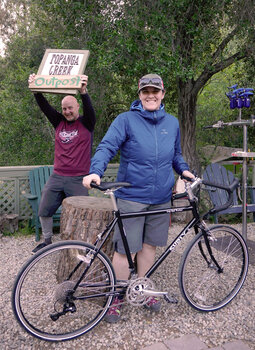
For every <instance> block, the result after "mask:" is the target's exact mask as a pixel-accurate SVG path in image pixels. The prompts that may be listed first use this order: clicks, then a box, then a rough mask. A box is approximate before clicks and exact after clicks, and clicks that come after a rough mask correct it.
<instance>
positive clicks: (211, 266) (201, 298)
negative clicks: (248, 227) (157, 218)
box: [179, 225, 249, 311]
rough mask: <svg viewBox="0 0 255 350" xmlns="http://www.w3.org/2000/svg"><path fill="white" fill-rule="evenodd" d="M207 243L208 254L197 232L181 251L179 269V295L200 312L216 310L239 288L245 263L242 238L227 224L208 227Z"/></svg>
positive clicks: (245, 257) (245, 269)
mask: <svg viewBox="0 0 255 350" xmlns="http://www.w3.org/2000/svg"><path fill="white" fill-rule="evenodd" d="M209 246H210V248H209V249H211V251H212V255H210V254H209V251H208V247H207V245H206V240H205V237H204V236H203V234H202V232H200V233H199V234H198V235H197V236H195V237H194V238H193V240H192V241H191V242H190V244H189V246H188V247H187V249H186V251H185V252H184V255H183V257H182V260H181V263H180V269H179V285H180V289H181V292H182V295H183V297H184V299H185V300H186V301H187V302H188V303H189V304H190V305H191V306H192V307H194V308H195V309H197V310H200V311H216V310H218V309H220V308H222V307H224V306H226V305H227V304H228V303H229V302H230V301H231V300H232V299H233V298H234V297H235V296H236V295H237V293H238V292H239V290H240V288H241V287H242V285H243V283H244V281H245V278H246V275H247V271H248V264H249V263H248V249H247V246H246V243H245V241H244V239H243V238H242V236H241V235H240V234H239V233H238V231H236V230H235V229H232V228H231V227H229V226H224V225H221V226H216V227H212V228H211V229H210V236H209ZM212 256H213V257H214V258H215V261H216V262H217V263H216V262H215V261H213V258H212ZM217 264H218V265H219V266H218V267H217ZM219 268H220V269H219Z"/></svg>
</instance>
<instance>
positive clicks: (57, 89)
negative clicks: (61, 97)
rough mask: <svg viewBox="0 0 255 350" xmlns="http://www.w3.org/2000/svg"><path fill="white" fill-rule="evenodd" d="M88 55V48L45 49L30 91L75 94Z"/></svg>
mask: <svg viewBox="0 0 255 350" xmlns="http://www.w3.org/2000/svg"><path fill="white" fill-rule="evenodd" d="M88 57H89V51H88V50H59V49H47V50H46V51H45V54H44V56H43V59H42V62H41V64H40V67H39V69H38V72H37V75H36V81H35V82H34V84H32V85H31V84H30V85H31V86H30V85H29V88H30V89H31V91H37V92H50V93H57V94H76V93H77V92H78V90H77V89H78V88H80V86H81V84H80V85H79V84H78V85H76V84H77V82H78V81H80V75H82V74H83V73H84V70H85V67H86V64H87V61H88ZM40 84H41V86H39V85H40Z"/></svg>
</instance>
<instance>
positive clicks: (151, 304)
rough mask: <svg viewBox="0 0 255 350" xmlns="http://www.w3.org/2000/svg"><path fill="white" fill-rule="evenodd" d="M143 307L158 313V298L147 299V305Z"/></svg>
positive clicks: (159, 303)
mask: <svg viewBox="0 0 255 350" xmlns="http://www.w3.org/2000/svg"><path fill="white" fill-rule="evenodd" d="M144 307H145V308H146V309H148V310H151V311H155V312H158V311H159V310H160V307H161V302H160V301H159V298H157V297H151V298H149V301H148V302H147V304H145V305H144Z"/></svg>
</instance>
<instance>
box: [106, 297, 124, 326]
mask: <svg viewBox="0 0 255 350" xmlns="http://www.w3.org/2000/svg"><path fill="white" fill-rule="evenodd" d="M122 303H123V299H119V298H118V297H115V298H114V300H113V303H112V305H111V306H110V308H109V310H108V311H107V314H106V315H105V318H104V319H105V321H106V322H108V323H116V322H118V321H119V319H120V309H121V307H122Z"/></svg>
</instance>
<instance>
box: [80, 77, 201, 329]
mask: <svg viewBox="0 0 255 350" xmlns="http://www.w3.org/2000/svg"><path fill="white" fill-rule="evenodd" d="M138 96H139V99H137V100H136V101H134V102H133V103H132V104H131V107H130V110H129V111H127V112H124V113H121V114H120V115H118V116H117V117H116V119H115V120H114V121H113V122H112V124H111V126H110V128H109V130H108V131H107V133H106V135H105V136H104V138H103V140H102V141H101V143H100V144H99V146H98V147H97V150H96V153H95V155H94V157H93V158H92V161H91V167H90V175H87V176H85V177H84V179H83V185H84V186H85V187H86V188H88V189H89V188H90V187H91V182H95V183H96V184H97V185H100V181H101V177H102V176H103V174H104V171H105V169H106V167H107V164H108V162H109V161H110V160H111V159H112V158H113V157H114V156H115V154H116V153H117V152H118V150H120V152H121V156H120V166H119V171H118V176H117V181H120V182H122V181H124V182H129V183H130V184H131V186H130V187H122V188H121V189H119V190H117V191H116V192H115V194H116V198H117V206H118V209H119V210H120V212H122V213H125V212H138V211H146V210H148V209H149V210H150V209H154V210H158V209H164V208H169V207H170V206H171V197H172V187H173V186H174V172H173V169H174V170H175V171H176V172H177V173H178V174H180V175H181V174H182V175H184V176H186V177H190V178H193V177H194V175H193V174H192V173H191V172H190V171H189V167H188V165H187V163H186V162H185V161H184V159H183V157H182V153H181V141H180V128H179V123H178V120H177V119H176V118H175V117H174V116H172V115H170V114H168V113H167V112H166V111H165V107H164V105H163V99H164V96H165V89H164V85H163V80H162V78H161V77H160V76H159V75H157V74H147V75H145V76H143V77H142V78H141V79H140V80H139V82H138ZM169 221H170V216H169V214H165V215H148V216H146V217H145V216H141V217H139V218H128V219H126V220H125V219H124V220H123V225H124V229H125V232H126V238H127V241H128V245H129V248H130V251H131V253H132V257H133V258H135V256H136V257H137V271H138V277H144V275H145V273H146V272H147V271H148V270H149V268H150V267H151V266H152V264H153V262H154V258H155V253H156V247H157V246H164V245H166V243H167V236H168V228H169ZM113 241H114V247H115V252H114V255H113V267H114V270H115V273H116V278H117V280H126V279H128V277H129V273H130V271H129V265H128V260H127V257H126V254H125V249H124V246H123V242H122V240H121V237H120V232H119V230H118V228H117V229H116V230H115V232H114V236H113ZM122 303H123V298H121V297H116V298H115V299H114V301H113V304H112V306H111V308H110V309H109V310H108V312H107V314H106V316H105V320H106V321H107V322H110V323H113V322H117V321H118V320H119V319H120V310H121V306H122ZM146 307H147V308H148V309H150V310H152V311H159V309H160V301H159V299H158V298H156V297H153V298H150V299H149V301H148V303H147V304H146Z"/></svg>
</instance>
